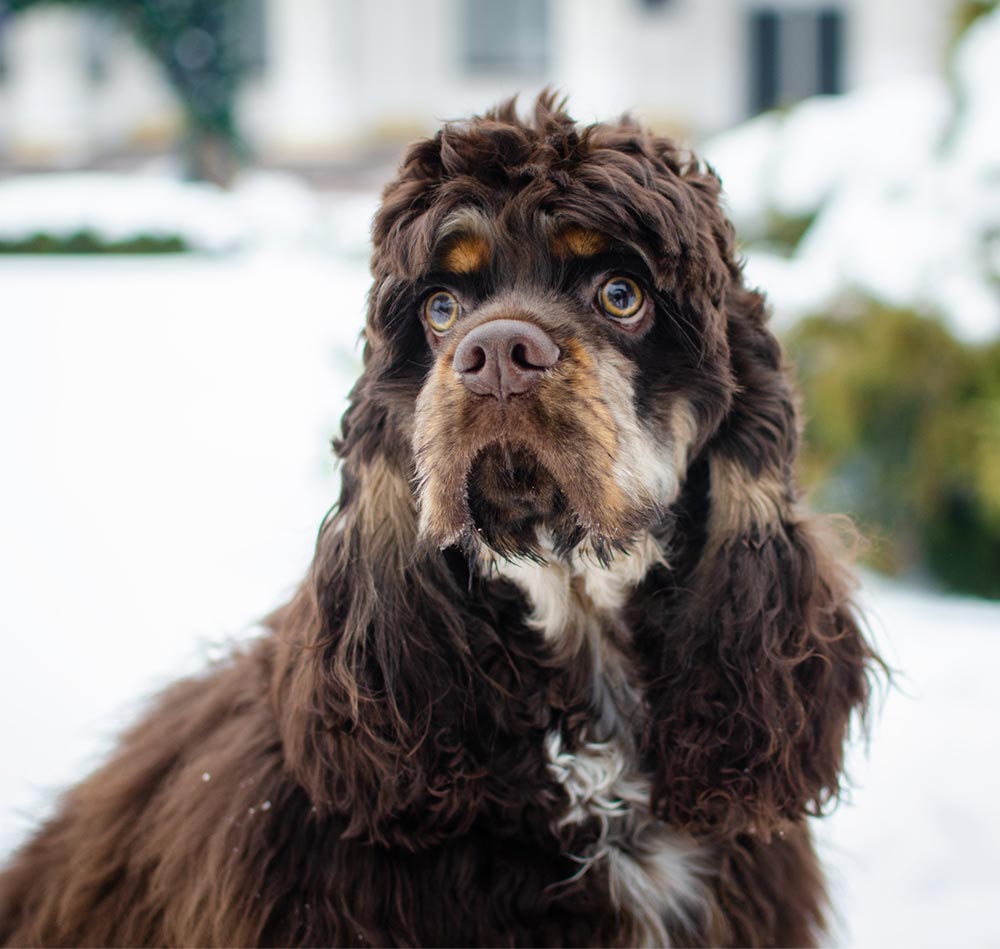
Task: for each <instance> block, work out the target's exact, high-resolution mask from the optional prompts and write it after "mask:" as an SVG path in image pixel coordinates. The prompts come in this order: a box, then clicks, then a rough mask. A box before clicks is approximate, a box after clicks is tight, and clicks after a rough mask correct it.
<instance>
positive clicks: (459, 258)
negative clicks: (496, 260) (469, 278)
mask: <svg viewBox="0 0 1000 949" xmlns="http://www.w3.org/2000/svg"><path fill="white" fill-rule="evenodd" d="M490 254H491V250H490V242H489V241H488V240H486V238H485V237H483V236H482V235H480V234H460V235H458V236H457V237H456V238H454V239H453V241H452V243H451V244H450V245H449V247H448V249H447V250H446V251H445V253H444V256H443V257H442V258H441V266H442V267H443V268H444V269H445V270H448V271H450V272H451V273H475V271H477V270H482V269H483V268H484V267H486V265H487V264H488V263H489V262H490Z"/></svg>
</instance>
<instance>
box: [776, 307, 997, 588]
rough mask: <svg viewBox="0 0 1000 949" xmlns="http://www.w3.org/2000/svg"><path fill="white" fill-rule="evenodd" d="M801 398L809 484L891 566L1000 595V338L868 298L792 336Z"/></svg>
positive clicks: (880, 562) (805, 324) (874, 556)
mask: <svg viewBox="0 0 1000 949" xmlns="http://www.w3.org/2000/svg"><path fill="white" fill-rule="evenodd" d="M786 344H787V347H788V351H789V353H790V355H791V357H792V359H793V361H794V363H795V365H796V367H797V371H798V376H799V383H800V387H801V389H802V392H803V397H804V408H805V415H806V446H805V449H804V451H803V460H802V464H803V476H804V480H805V481H806V482H807V483H809V484H811V485H812V486H813V487H814V491H815V497H816V501H817V504H818V505H819V506H820V507H825V508H829V509H839V510H846V511H848V512H850V513H851V514H853V515H854V516H855V518H857V519H858V521H859V522H860V524H861V526H862V530H863V531H865V533H866V534H868V535H869V536H870V537H872V538H873V541H874V543H873V545H872V553H871V557H870V559H871V560H872V562H873V563H874V565H876V566H878V567H880V568H882V569H887V570H890V571H892V572H901V571H906V570H913V569H918V568H925V569H929V570H930V571H931V572H932V573H933V574H934V575H935V576H936V577H937V578H939V579H940V580H941V581H942V582H943V583H944V584H946V585H947V586H950V587H953V588H955V589H960V590H965V591H967V592H971V593H977V594H979V595H983V596H991V597H1000V343H994V344H993V345H989V346H970V345H966V344H963V343H961V342H959V341H958V340H956V339H955V338H954V337H953V336H952V335H951V334H950V333H949V332H948V331H947V329H946V328H945V327H944V326H943V325H941V324H940V323H939V322H937V321H935V320H932V319H929V318H927V317H924V316H920V315H918V314H916V313H913V312H908V311H899V310H892V309H886V308H882V307H879V306H877V305H875V304H871V303H868V304H864V305H862V306H861V307H860V308H859V309H858V311H857V312H855V313H853V314H852V315H849V316H845V317H839V318H837V317H815V318H811V319H807V320H804V321H802V322H800V323H798V324H797V325H796V326H795V327H794V328H793V329H792V330H791V331H790V332H789V333H788V335H787V338H786Z"/></svg>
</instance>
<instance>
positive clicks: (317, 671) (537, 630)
mask: <svg viewBox="0 0 1000 949" xmlns="http://www.w3.org/2000/svg"><path fill="white" fill-rule="evenodd" d="M373 248H374V249H373V255H372V264H371V267H372V275H373V284H372V288H371V293H370V297H369V306H368V316H367V322H366V328H365V330H364V371H363V373H362V375H361V377H360V380H359V381H358V382H357V384H356V385H355V387H354V389H353V392H352V395H351V402H350V406H349V408H348V410H347V412H346V415H345V417H344V419H343V423H342V430H341V435H340V437H339V439H338V440H337V441H336V442H335V451H336V453H337V455H338V456H339V458H340V462H341V475H342V481H341V493H340V498H339V502H338V504H337V506H336V507H335V508H334V510H333V511H332V512H331V514H330V515H328V517H327V518H326V520H325V521H324V524H323V526H322V528H321V531H320V536H319V539H318V543H317V549H316V554H315V559H314V561H313V564H312V566H311V568H310V571H309V573H308V576H307V577H306V579H305V581H304V582H303V584H302V585H301V587H300V589H299V590H298V591H297V593H296V594H295V595H294V597H293V598H292V600H291V601H290V602H289V603H288V604H287V605H286V606H284V607H282V608H280V609H278V610H277V611H276V612H275V613H274V614H273V615H272V616H271V617H270V618H269V620H268V621H267V630H268V632H267V635H264V636H262V637H261V638H260V639H259V640H257V641H255V642H253V643H251V644H250V645H248V646H246V647H244V648H243V649H242V650H241V651H239V652H238V653H237V654H236V655H234V656H232V657H231V658H230V659H229V660H228V661H226V662H224V663H222V664H220V665H218V666H217V667H216V668H213V669H212V670H210V671H209V672H208V673H207V674H206V675H205V676H204V677H202V678H197V679H194V680H190V681H184V682H181V683H180V684H178V685H176V686H174V687H173V688H171V689H170V690H169V691H167V692H166V693H165V694H164V695H163V696H161V697H160V699H159V700H158V702H157V704H156V705H155V707H154V708H153V709H152V711H151V713H150V714H149V715H148V717H147V718H146V719H145V720H144V721H142V722H141V723H140V724H139V725H137V726H136V727H135V728H133V729H132V730H131V731H130V732H128V733H127V734H125V736H124V737H123V739H122V741H121V743H120V746H119V748H118V750H117V752H116V753H115V754H114V755H113V757H112V758H111V759H110V760H109V761H108V763H107V764H105V765H104V766H103V767H102V768H101V769H100V770H98V771H97V772H96V773H95V774H94V775H92V776H91V777H90V778H88V779H87V780H85V781H84V782H83V783H81V784H80V785H79V786H77V787H75V788H73V789H71V790H70V791H69V792H68V793H67V794H66V795H65V797H64V798H63V800H62V802H61V804H60V807H59V809H58V811H57V813H56V815H55V816H54V817H53V818H51V819H50V820H49V821H48V822H47V823H46V824H45V825H44V826H43V827H42V828H41V830H40V831H39V832H38V833H37V835H36V836H35V837H34V838H33V839H31V840H30V841H29V842H28V843H27V844H26V845H25V846H24V847H23V848H22V849H21V850H20V852H19V853H18V854H17V855H16V856H15V857H14V859H13V861H12V863H11V865H10V866H9V868H8V869H7V870H6V871H5V873H4V875H3V876H2V878H0V941H2V942H3V943H4V944H7V945H67V944H76V945H93V946H96V945H135V946H139V945H161V946H166V945H177V946H181V945H200V946H251V945H286V946H293V945H296V946H299V945H301V946H307V945H311V946H318V945H438V946H448V945H490V946H493V945H496V946H500V945H553V946H554V945H573V946H583V945H609V946H610V945H616V946H637V945H650V946H663V945H740V946H786V945H787V946H804V945H811V944H814V943H815V942H816V941H817V940H818V939H820V938H821V937H822V932H823V925H824V914H825V912H826V897H825V893H824V884H823V878H822V873H821V870H820V867H819V865H818V862H817V858H816V856H815V853H814V850H813V846H812V843H811V840H810V831H809V826H808V818H810V817H815V816H819V815H821V814H822V813H823V812H824V811H825V809H826V808H827V807H828V805H830V804H831V803H832V802H834V801H835V799H836V798H837V796H838V793H839V789H840V783H841V772H842V765H843V748H844V743H845V739H846V735H847V731H848V729H849V725H850V722H851V721H852V718H853V717H854V714H855V713H858V714H859V715H860V714H863V712H864V710H865V708H866V704H867V702H868V700H869V697H870V694H871V688H872V681H873V672H875V671H876V669H877V667H878V660H877V657H876V656H875V654H874V652H873V650H872V649H871V648H870V646H869V645H868V644H867V643H866V641H865V639H864V637H863V634H862V632H861V630H860V620H859V618H858V616H857V614H856V612H855V610H854V608H853V606H852V603H851V599H850V591H851V589H852V585H851V578H850V575H849V573H848V572H847V569H846V568H845V566H844V565H843V559H842V558H841V555H840V554H839V553H838V552H837V551H838V548H837V546H836V542H835V540H834V538H833V537H832V535H831V534H830V532H829V531H828V530H827V528H826V527H825V526H824V524H823V522H822V521H820V520H819V519H818V518H816V517H814V516H811V515H809V514H808V513H807V512H805V511H804V510H803V508H802V506H801V502H800V498H799V492H798V489H797V488H796V485H795V480H794V475H793V465H794V461H795V456H796V450H797V444H798V440H799V434H798V425H797V415H796V409H795V398H794V392H793V388H792V385H791V383H790V381H789V376H788V374H787V372H786V370H785V368H784V367H783V363H782V354H781V350H780V348H779V345H778V343H777V342H776V340H775V338H774V337H773V336H772V334H771V332H770V331H769V329H768V326H767V310H766V305H765V301H764V299H763V297H762V296H761V294H760V293H758V292H755V291H754V290H753V289H751V288H749V287H748V286H747V285H746V284H745V282H744V279H743V275H742V272H741V267H740V264H739V262H738V261H737V258H736V252H735V247H734V235H733V230H732V227H731V225H730V224H729V222H728V221H727V219H726V217H725V215H724V213H723V211H722V210H721V209H720V184H719V181H718V180H717V178H716V177H715V175H714V174H713V173H712V172H711V171H710V170H708V169H707V168H706V167H705V166H704V165H702V164H701V163H700V162H699V161H698V160H697V159H696V158H695V157H693V156H692V155H691V154H690V153H688V152H687V151H685V150H683V149H682V148H680V147H679V146H678V145H676V144H675V143H674V142H672V141H670V140H668V139H666V138H662V137H657V136H655V135H653V134H651V133H650V132H648V131H645V130H644V129H643V128H642V127H640V126H639V125H637V124H636V123H634V122H633V121H631V120H629V119H627V118H626V119H623V120H622V121H621V122H619V123H616V124H615V123H613V124H596V125H591V126H589V127H585V128H581V127H578V126H577V125H576V124H575V123H574V121H573V120H572V119H571V118H570V117H569V116H568V115H567V113H566V111H565V106H564V104H563V103H561V102H558V101H556V99H555V98H554V97H553V96H552V95H551V94H548V93H546V94H543V95H542V96H541V97H540V98H539V99H538V100H537V102H536V103H535V105H534V110H533V114H532V115H531V116H530V117H529V118H521V117H519V115H518V113H517V111H516V109H515V105H514V103H513V101H511V102H508V103H506V104H504V105H502V106H500V107H498V108H497V109H495V110H493V111H492V112H488V113H486V114H485V115H483V116H481V117H477V118H474V119H471V120H467V121H461V122H453V123H449V124H447V125H445V127H444V128H443V129H442V130H441V131H440V132H438V134H437V135H436V136H434V137H433V138H430V139H427V140H424V141H420V142H418V143H417V144H415V145H413V146H412V147H411V148H410V149H409V151H408V152H407V153H406V155H405V158H404V159H403V162H402V165H401V168H400V171H399V173H398V176H397V177H396V178H395V180H393V181H392V182H391V183H390V184H389V185H388V186H387V187H386V188H385V191H384V195H383V201H382V204H381V208H380V210H379V211H378V213H377V215H376V217H375V220H374V224H373Z"/></svg>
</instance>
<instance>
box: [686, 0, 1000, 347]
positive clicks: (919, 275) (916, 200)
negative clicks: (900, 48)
mask: <svg viewBox="0 0 1000 949" xmlns="http://www.w3.org/2000/svg"><path fill="white" fill-rule="evenodd" d="M998 58H1000V8H998V9H997V10H996V11H994V12H993V13H992V14H990V15H989V16H985V17H983V18H982V19H980V20H979V21H978V22H977V23H976V24H975V26H974V27H973V28H972V29H971V30H970V31H969V33H968V34H967V35H966V37H964V38H963V40H962V42H961V43H960V44H959V46H958V48H957V50H956V54H955V63H954V73H955V88H954V89H952V88H949V86H948V84H947V83H946V82H945V80H944V79H941V78H939V77H936V76H926V77H910V78H907V79H904V80H897V81H894V82H892V83H887V84H884V85H880V86H874V87H871V88H864V89H860V90H857V91H855V92H852V93H851V94H849V95H846V96H842V97H838V98H822V97H819V98H815V99H811V100H807V101H805V102H803V103H801V104H799V105H797V106H795V107H793V108H792V109H790V110H789V111H788V113H787V114H784V115H777V114H769V115H764V116H760V117H758V118H755V119H753V120H751V121H750V122H747V123H746V124H744V125H742V126H740V127H738V128H736V129H732V130H730V131H728V132H725V133H723V134H721V135H719V136H717V137H716V138H715V139H713V140H711V141H709V142H707V143H705V144H704V146H703V148H702V152H703V153H704V155H705V156H706V158H707V159H708V161H709V162H710V163H711V164H712V166H713V167H714V168H715V170H716V171H717V172H718V173H719V175H720V177H721V178H722V182H723V187H724V189H725V193H726V200H727V202H728V205H729V208H730V211H731V213H732V216H733V218H734V220H735V222H736V224H737V228H738V230H739V232H740V233H741V234H742V235H743V237H744V239H747V238H749V240H750V245H749V247H748V249H747V273H748V276H749V278H750V280H751V282H754V283H759V284H761V285H762V286H766V287H767V289H768V290H769V292H770V293H771V297H772V305H773V306H774V309H775V314H776V317H777V319H778V320H779V322H781V323H788V322H791V321H793V320H795V319H798V318H799V317H801V316H803V315H806V314H810V313H819V312H824V311H829V310H831V309H835V306H836V303H837V301H838V299H839V298H840V297H841V296H842V295H843V294H844V293H861V294H864V295H866V296H868V297H869V298H871V299H874V300H876V301H878V302H880V303H883V304H887V305H892V306H899V307H908V308H912V309H915V310H917V311H920V312H927V313H931V314H936V315H939V316H941V317H942V318H943V319H944V320H945V321H946V322H947V323H948V325H949V326H950V327H951V329H952V330H953V331H954V332H955V334H956V335H957V336H959V337H960V338H961V339H964V340H967V341H969V342H974V343H975V342H983V341H987V340H991V339H994V338H996V337H997V336H998V335H1000V292H998V283H1000V250H998V247H997V242H998V241H997V234H998V233H1000V99H998V97H997V95H996V91H995V90H996V80H995V73H996V67H995V64H996V62H997V60H998ZM773 217H783V218H795V219H813V220H812V224H811V225H810V227H809V228H808V230H807V231H806V233H805V234H804V236H803V237H802V239H801V241H800V242H799V244H798V246H797V247H796V248H795V250H794V251H793V252H792V254H791V255H790V256H788V257H786V258H780V259H779V257H778V255H776V254H775V253H774V252H773V251H769V250H768V249H767V248H765V247H761V246H755V245H754V238H755V237H759V236H760V235H761V234H763V233H764V232H765V230H766V226H767V223H768V220H769V219H770V218H773Z"/></svg>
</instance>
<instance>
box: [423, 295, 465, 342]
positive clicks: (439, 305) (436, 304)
mask: <svg viewBox="0 0 1000 949" xmlns="http://www.w3.org/2000/svg"><path fill="white" fill-rule="evenodd" d="M458 310H459V305H458V298H457V297H456V296H455V294H453V293H449V292H448V291H447V290H438V291H437V293H432V294H431V295H430V296H429V297H428V298H427V300H426V301H425V303H424V319H426V320H427V322H428V323H429V324H430V327H431V329H432V330H434V332H435V333H444V332H447V331H448V330H450V329H451V326H452V324H453V323H454V322H455V320H457V319H458Z"/></svg>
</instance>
